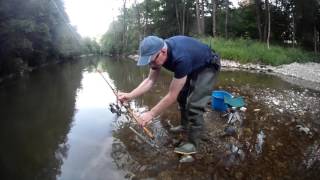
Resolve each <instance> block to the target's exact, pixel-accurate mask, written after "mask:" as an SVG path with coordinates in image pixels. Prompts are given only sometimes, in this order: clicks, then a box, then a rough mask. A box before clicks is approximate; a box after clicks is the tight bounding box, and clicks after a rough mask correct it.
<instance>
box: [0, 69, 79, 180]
mask: <svg viewBox="0 0 320 180" xmlns="http://www.w3.org/2000/svg"><path fill="white" fill-rule="evenodd" d="M81 72H82V64H81V63H75V64H72V63H71V64H64V65H56V66H52V67H47V68H44V69H40V70H38V71H36V72H33V73H31V74H30V76H28V77H24V78H22V79H19V80H16V81H14V82H12V83H10V84H6V85H4V86H2V87H1V88H0V114H1V126H0V140H1V148H0V167H1V172H2V173H1V179H55V177H56V175H58V174H60V173H61V169H60V167H61V164H62V159H63V158H64V157H67V155H68V149H69V146H68V145H67V144H66V142H67V136H66V135H67V134H68V132H69V130H70V125H71V121H72V117H73V114H74V110H75V96H76V93H77V89H79V87H80V80H81V78H82V74H81Z"/></svg>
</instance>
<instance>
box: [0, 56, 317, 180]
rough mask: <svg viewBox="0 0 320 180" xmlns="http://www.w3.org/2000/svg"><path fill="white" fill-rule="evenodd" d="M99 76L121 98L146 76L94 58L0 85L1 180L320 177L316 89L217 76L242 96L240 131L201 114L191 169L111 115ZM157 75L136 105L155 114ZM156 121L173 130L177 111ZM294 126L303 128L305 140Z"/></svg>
mask: <svg viewBox="0 0 320 180" xmlns="http://www.w3.org/2000/svg"><path fill="white" fill-rule="evenodd" d="M96 68H98V69H99V70H101V71H103V75H104V76H105V78H106V79H107V80H108V81H109V82H110V83H111V85H113V87H115V88H117V89H119V90H124V91H129V90H131V89H133V88H135V87H136V86H137V85H138V84H139V83H140V82H141V81H142V80H143V79H144V78H145V77H147V75H148V68H147V67H144V68H138V67H136V65H135V63H134V62H132V61H130V60H126V59H123V60H115V59H110V58H105V57H98V58H95V57H93V58H90V59H89V58H86V59H84V60H82V61H78V62H76V63H73V64H63V65H57V66H53V67H48V68H44V69H41V70H39V71H37V72H34V73H32V74H30V76H29V77H24V78H22V79H21V80H17V81H15V82H14V83H11V84H6V86H2V87H0V114H1V117H0V118H1V126H0V140H1V141H2V147H1V148H0V167H1V174H0V175H1V179H62V180H69V179H126V178H127V179H128V178H136V179H143V178H159V179H193V178H194V179H195V178H197V179H278V178H282V177H284V178H287V179H290V178H295V177H302V178H306V179H307V178H312V177H316V175H317V174H319V173H317V172H319V160H318V159H317V158H318V156H319V154H320V153H319V152H320V151H319V142H318V140H317V138H318V137H319V136H318V132H319V131H316V130H317V128H319V127H318V126H317V125H319V124H320V123H317V122H318V119H319V116H320V113H319V109H318V107H319V106H320V104H319V95H320V93H319V92H317V91H311V90H307V89H303V88H301V87H298V86H295V85H291V84H289V83H286V82H284V81H282V80H281V79H279V78H275V77H274V76H271V75H266V74H255V73H249V72H241V71H234V72H232V71H226V72H222V73H221V74H220V78H219V83H218V84H217V86H216V89H224V90H228V91H230V92H233V93H234V95H240V96H243V97H245V99H246V103H247V106H246V107H247V111H246V113H245V114H244V115H241V117H243V123H242V124H241V125H235V126H232V128H234V129H233V130H234V132H235V133H236V134H233V131H232V132H231V135H228V136H223V135H224V134H226V132H225V129H226V124H227V123H226V120H225V119H223V118H221V116H220V114H219V113H216V112H212V111H210V110H208V111H209V112H207V113H206V118H205V119H206V123H207V124H206V129H207V131H206V132H205V133H206V134H205V135H206V136H205V137H204V139H203V145H204V146H203V149H201V153H199V154H198V155H197V156H196V157H195V159H196V160H195V162H194V163H193V164H189V165H188V164H179V157H178V156H177V155H176V154H174V153H173V151H172V150H173V146H172V145H170V144H169V145H168V146H165V147H166V148H164V149H163V151H162V153H157V152H155V151H153V150H152V148H150V146H148V145H147V144H145V143H143V141H141V139H139V138H137V136H136V135H135V134H134V133H133V132H132V131H131V130H130V128H129V123H128V120H127V119H126V118H125V117H124V116H120V117H118V116H117V115H115V114H112V113H111V112H110V111H109V110H108V104H109V103H113V102H115V96H114V95H113V92H112V91H111V89H110V88H109V87H108V85H107V84H106V83H105V82H104V80H103V79H102V77H100V75H99V73H97V72H96ZM161 73H162V74H161V76H160V79H159V81H158V82H157V84H156V86H155V87H154V88H153V89H152V90H151V91H150V92H148V93H147V94H145V95H143V96H142V97H140V98H137V99H136V100H134V101H133V102H132V105H133V107H135V108H141V107H152V106H154V105H155V104H156V103H157V102H158V101H159V100H160V99H161V98H162V97H163V96H164V95H165V94H166V93H167V90H168V86H169V83H170V81H171V77H172V76H171V75H170V73H169V72H167V71H162V72H161ZM255 109H259V111H254V110H255ZM159 120H160V121H159V122H158V123H157V124H156V126H157V127H160V128H162V129H167V126H166V125H167V120H170V122H172V124H174V125H176V124H178V123H179V114H178V110H177V105H176V104H174V105H172V107H170V108H168V110H167V111H166V112H165V113H164V114H162V115H161V117H160V119H159ZM235 124H239V123H235ZM297 125H301V127H308V128H309V129H310V130H311V131H312V133H313V134H312V136H310V137H309V136H306V135H305V134H303V132H302V133H301V132H299V131H298V129H296V127H297ZM299 127H300V126H299ZM262 132H263V135H262ZM160 133H162V132H160ZM259 135H260V136H259ZM169 136H171V135H169ZM173 137H174V136H173ZM259 142H260V144H258V145H257V146H256V144H257V143H259ZM160 143H162V142H160ZM256 150H258V151H259V153H257V152H256ZM306 167H309V168H306Z"/></svg>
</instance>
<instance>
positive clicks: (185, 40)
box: [163, 36, 212, 79]
mask: <svg viewBox="0 0 320 180" xmlns="http://www.w3.org/2000/svg"><path fill="white" fill-rule="evenodd" d="M165 42H166V43H167V45H168V58H167V61H166V62H165V63H164V64H163V67H165V68H166V69H168V70H169V71H172V72H174V77H175V78H177V79H179V78H182V77H184V76H186V75H190V74H191V73H192V72H194V71H196V70H198V69H200V68H202V67H204V66H206V65H208V64H209V63H210V61H211V59H212V51H211V49H210V48H209V47H208V46H207V45H206V44H203V43H201V42H200V41H198V40H196V39H194V38H192V37H187V36H174V37H171V38H168V39H166V40H165Z"/></svg>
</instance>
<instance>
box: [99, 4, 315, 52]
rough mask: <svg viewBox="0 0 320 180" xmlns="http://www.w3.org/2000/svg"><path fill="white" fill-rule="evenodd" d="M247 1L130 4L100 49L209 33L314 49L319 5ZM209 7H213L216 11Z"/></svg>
mask: <svg viewBox="0 0 320 180" xmlns="http://www.w3.org/2000/svg"><path fill="white" fill-rule="evenodd" d="M196 2H198V11H199V12H198V13H197V3H196ZM213 2H215V6H213V4H212V3H213ZM248 2H249V3H240V6H238V7H236V8H235V7H233V6H231V2H230V1H229V0H197V1H195V0H144V1H142V2H141V3H137V2H136V1H135V3H134V4H133V5H132V6H131V7H129V8H126V5H124V6H123V7H124V8H123V9H122V13H121V14H120V15H119V16H118V17H117V19H116V20H115V21H114V22H113V24H112V25H111V26H110V28H109V30H108V31H107V32H106V33H105V34H104V36H103V38H102V41H101V44H102V50H103V52H104V53H107V54H123V53H132V52H134V51H136V49H137V46H138V42H139V41H140V40H141V39H142V37H144V36H146V35H152V34H153V35H158V36H160V37H163V38H166V37H169V36H172V35H177V34H185V35H190V36H203V35H205V36H208V35H212V34H213V32H212V31H216V32H214V34H215V35H217V36H224V37H228V38H238V37H241V38H247V39H257V40H261V41H263V42H267V41H268V40H270V43H273V44H278V45H282V46H299V47H302V48H304V49H307V50H318V49H319V32H320V27H319V26H320V2H319V0H308V3H306V2H305V1H303V0H264V1H263V0H251V1H248ZM124 3H126V1H124ZM213 7H216V9H215V11H213ZM124 12H126V13H124ZM213 12H214V13H215V14H214V15H215V16H213V14H212V13H213ZM268 12H270V13H268ZM197 16H199V17H198V18H197ZM269 17H270V27H269V25H268V22H269V19H268V18H269ZM213 18H214V20H213ZM198 21H200V22H199V23H198ZM213 23H215V24H213ZM123 26H125V27H126V28H122V27H123ZM198 26H203V27H198ZM213 26H215V27H214V28H213ZM201 28H203V29H201ZM269 29H270V30H271V31H270V35H269V34H268V30H269ZM199 30H200V31H199ZM123 34H125V36H123ZM268 37H269V38H268Z"/></svg>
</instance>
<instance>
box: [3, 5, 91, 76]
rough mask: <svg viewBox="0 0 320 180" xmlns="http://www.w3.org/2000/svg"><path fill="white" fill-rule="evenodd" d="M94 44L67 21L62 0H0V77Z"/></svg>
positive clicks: (68, 56) (64, 57)
mask: <svg viewBox="0 0 320 180" xmlns="http://www.w3.org/2000/svg"><path fill="white" fill-rule="evenodd" d="M83 44H84V46H83ZM89 46H90V49H88V48H89ZM93 46H94V43H93V42H91V41H90V40H84V43H83V42H82V39H81V37H80V35H79V34H78V33H77V32H76V29H75V28H74V27H72V26H71V25H70V24H69V19H68V16H67V14H66V13H65V10H64V6H63V1H62V0H1V1H0V77H3V76H8V75H11V74H21V73H23V72H25V71H29V70H30V69H33V68H36V67H39V66H43V65H45V64H48V63H55V62H61V61H66V60H70V59H72V58H73V57H74V56H77V55H79V54H81V53H83V52H85V53H91V52H92V51H95V50H93V49H94V48H91V47H93Z"/></svg>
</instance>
